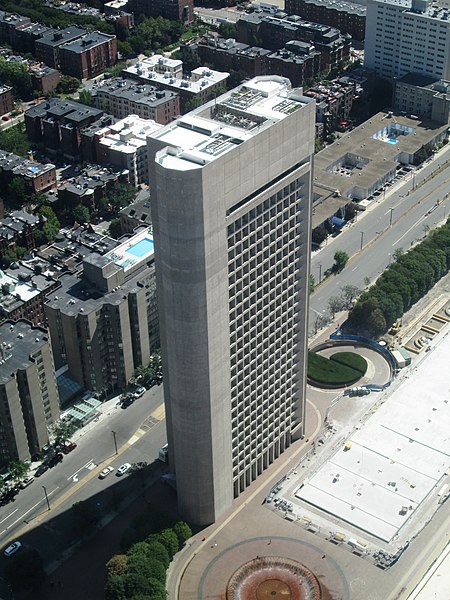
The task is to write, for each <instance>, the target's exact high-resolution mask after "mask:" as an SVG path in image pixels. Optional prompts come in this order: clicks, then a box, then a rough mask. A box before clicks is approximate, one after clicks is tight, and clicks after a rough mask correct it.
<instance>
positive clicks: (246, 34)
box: [237, 13, 351, 72]
mask: <svg viewBox="0 0 450 600" xmlns="http://www.w3.org/2000/svg"><path fill="white" fill-rule="evenodd" d="M237 26H238V33H237V41H238V42H242V43H244V44H250V45H253V44H255V43H256V40H257V43H258V44H260V45H261V46H263V47H264V48H269V49H270V50H280V49H281V48H283V47H284V46H285V45H286V44H287V43H288V42H290V41H292V40H293V41H298V42H310V43H312V44H314V47H315V49H316V50H318V51H319V52H320V53H321V70H322V71H324V72H328V71H329V70H330V69H331V68H332V67H333V66H335V65H337V64H338V63H339V62H340V61H346V60H348V59H349V57H350V46H351V37H350V36H349V35H348V34H341V32H340V31H339V30H338V29H335V28H332V27H330V26H329V25H321V24H320V23H311V22H309V21H303V20H302V19H301V18H300V17H299V16H298V15H290V16H288V17H284V16H283V17H274V16H265V15H260V14H258V13H251V14H248V15H243V16H242V17H241V18H240V19H239V21H238V22H237Z"/></svg>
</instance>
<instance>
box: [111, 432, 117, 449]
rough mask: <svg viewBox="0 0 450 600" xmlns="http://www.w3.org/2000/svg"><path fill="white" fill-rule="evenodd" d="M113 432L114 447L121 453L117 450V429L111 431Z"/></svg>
mask: <svg viewBox="0 0 450 600" xmlns="http://www.w3.org/2000/svg"><path fill="white" fill-rule="evenodd" d="M111 433H112V434H113V439H114V448H115V449H116V454H119V451H118V450H117V440H116V432H115V431H111Z"/></svg>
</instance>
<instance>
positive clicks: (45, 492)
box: [42, 485, 51, 510]
mask: <svg viewBox="0 0 450 600" xmlns="http://www.w3.org/2000/svg"><path fill="white" fill-rule="evenodd" d="M42 489H43V490H44V494H45V500H46V501H47V507H48V510H50V509H51V507H50V501H49V499H48V496H47V489H46V487H45V485H43V486H42Z"/></svg>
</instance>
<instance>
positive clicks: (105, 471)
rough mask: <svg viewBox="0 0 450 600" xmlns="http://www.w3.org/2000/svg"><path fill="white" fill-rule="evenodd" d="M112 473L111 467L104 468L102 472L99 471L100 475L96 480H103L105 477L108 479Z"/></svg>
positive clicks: (112, 468)
mask: <svg viewBox="0 0 450 600" xmlns="http://www.w3.org/2000/svg"><path fill="white" fill-rule="evenodd" d="M113 471H114V467H111V466H109V467H105V468H104V469H103V471H100V474H99V476H98V478H99V479H105V477H108V475H109V474H110V473H112V472H113Z"/></svg>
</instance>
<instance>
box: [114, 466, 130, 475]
mask: <svg viewBox="0 0 450 600" xmlns="http://www.w3.org/2000/svg"><path fill="white" fill-rule="evenodd" d="M130 469H131V465H130V463H123V465H121V466H120V467H119V468H118V469H117V472H116V475H117V477H122V475H124V474H125V473H126V472H127V471H129V470H130Z"/></svg>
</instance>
